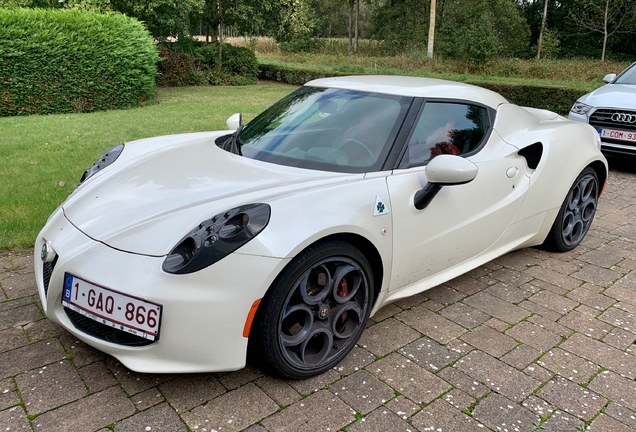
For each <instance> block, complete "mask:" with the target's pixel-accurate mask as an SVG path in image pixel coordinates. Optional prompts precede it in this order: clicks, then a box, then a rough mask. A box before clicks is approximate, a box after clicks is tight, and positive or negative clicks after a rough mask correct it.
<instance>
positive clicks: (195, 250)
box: [162, 204, 271, 274]
mask: <svg viewBox="0 0 636 432" xmlns="http://www.w3.org/2000/svg"><path fill="white" fill-rule="evenodd" d="M270 214H271V209H270V207H269V205H267V204H249V205H244V206H240V207H236V208H233V209H232V210H229V211H227V212H223V213H219V214H218V215H216V216H214V217H212V218H210V219H207V220H204V221H203V222H201V223H200V224H199V225H197V226H196V227H195V228H194V229H193V230H192V231H190V232H189V233H188V234H187V235H186V236H185V237H184V238H183V239H181V241H180V242H179V243H177V245H176V246H175V247H174V248H173V249H172V251H171V252H170V253H169V254H168V256H167V257H166V259H165V261H164V262H163V266H162V268H163V270H164V271H165V272H167V273H173V274H187V273H194V272H196V271H199V270H201V269H204V268H206V267H208V266H210V265H212V264H214V263H215V262H217V261H219V260H220V259H222V258H224V257H226V256H227V255H229V254H231V253H232V252H234V251H235V250H237V249H238V248H240V247H241V246H243V245H244V244H246V243H247V242H249V241H250V240H252V239H253V238H254V237H256V235H258V233H260V232H261V231H263V229H264V228H265V227H266V226H267V224H268V223H269V217H270Z"/></svg>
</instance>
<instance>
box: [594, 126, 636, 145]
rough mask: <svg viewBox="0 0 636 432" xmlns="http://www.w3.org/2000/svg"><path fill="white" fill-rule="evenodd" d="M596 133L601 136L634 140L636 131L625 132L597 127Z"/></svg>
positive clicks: (635, 139)
mask: <svg viewBox="0 0 636 432" xmlns="http://www.w3.org/2000/svg"><path fill="white" fill-rule="evenodd" d="M598 133H599V135H601V138H611V139H615V140H621V141H629V142H636V132H626V131H619V130H614V129H599V130H598Z"/></svg>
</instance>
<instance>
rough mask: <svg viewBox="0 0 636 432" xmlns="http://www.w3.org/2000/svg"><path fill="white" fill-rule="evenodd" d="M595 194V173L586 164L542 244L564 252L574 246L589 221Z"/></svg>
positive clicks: (596, 202) (596, 186) (583, 234)
mask: <svg viewBox="0 0 636 432" xmlns="http://www.w3.org/2000/svg"><path fill="white" fill-rule="evenodd" d="M598 194H599V181H598V176H597V175H596V172H595V171H594V170H593V169H592V168H590V167H587V168H585V169H584V170H583V171H582V172H581V174H579V176H578V177H577V178H576V180H575V181H574V184H572V187H571V188H570V190H569V191H568V194H567V196H566V197H565V201H563V204H562V205H561V209H560V210H559V214H558V215H557V217H556V219H555V221H554V224H553V225H552V228H551V229H550V232H549V233H548V236H547V237H546V239H545V242H544V243H543V245H542V246H543V247H544V248H545V249H547V250H551V251H555V252H567V251H570V250H572V249H574V248H575V247H577V246H578V245H579V244H580V243H581V241H583V238H584V237H585V234H587V231H588V230H589V229H590V226H591V225H592V220H593V219H594V214H595V213H596V207H597V206H598Z"/></svg>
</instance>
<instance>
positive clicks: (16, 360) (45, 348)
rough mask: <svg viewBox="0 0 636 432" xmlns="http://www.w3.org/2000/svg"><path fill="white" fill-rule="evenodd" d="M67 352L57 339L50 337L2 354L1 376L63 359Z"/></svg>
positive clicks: (0, 358) (0, 355)
mask: <svg viewBox="0 0 636 432" xmlns="http://www.w3.org/2000/svg"><path fill="white" fill-rule="evenodd" d="M65 355H66V352H65V351H64V349H63V348H62V346H61V345H60V343H59V342H58V341H57V339H49V340H47V341H43V342H38V343H35V344H32V345H27V346H25V347H22V348H18V349H15V350H13V351H7V352H5V353H2V354H0V378H5V377H8V376H10V375H15V374H16V373H18V372H22V371H25V370H29V369H33V368H36V367H38V366H44V365H47V364H49V363H53V362H55V361H58V360H62V359H63V358H64V356H65Z"/></svg>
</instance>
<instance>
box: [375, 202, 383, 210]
mask: <svg viewBox="0 0 636 432" xmlns="http://www.w3.org/2000/svg"><path fill="white" fill-rule="evenodd" d="M376 208H377V209H378V213H384V203H381V202H379V203H378V205H377V206H376Z"/></svg>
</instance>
